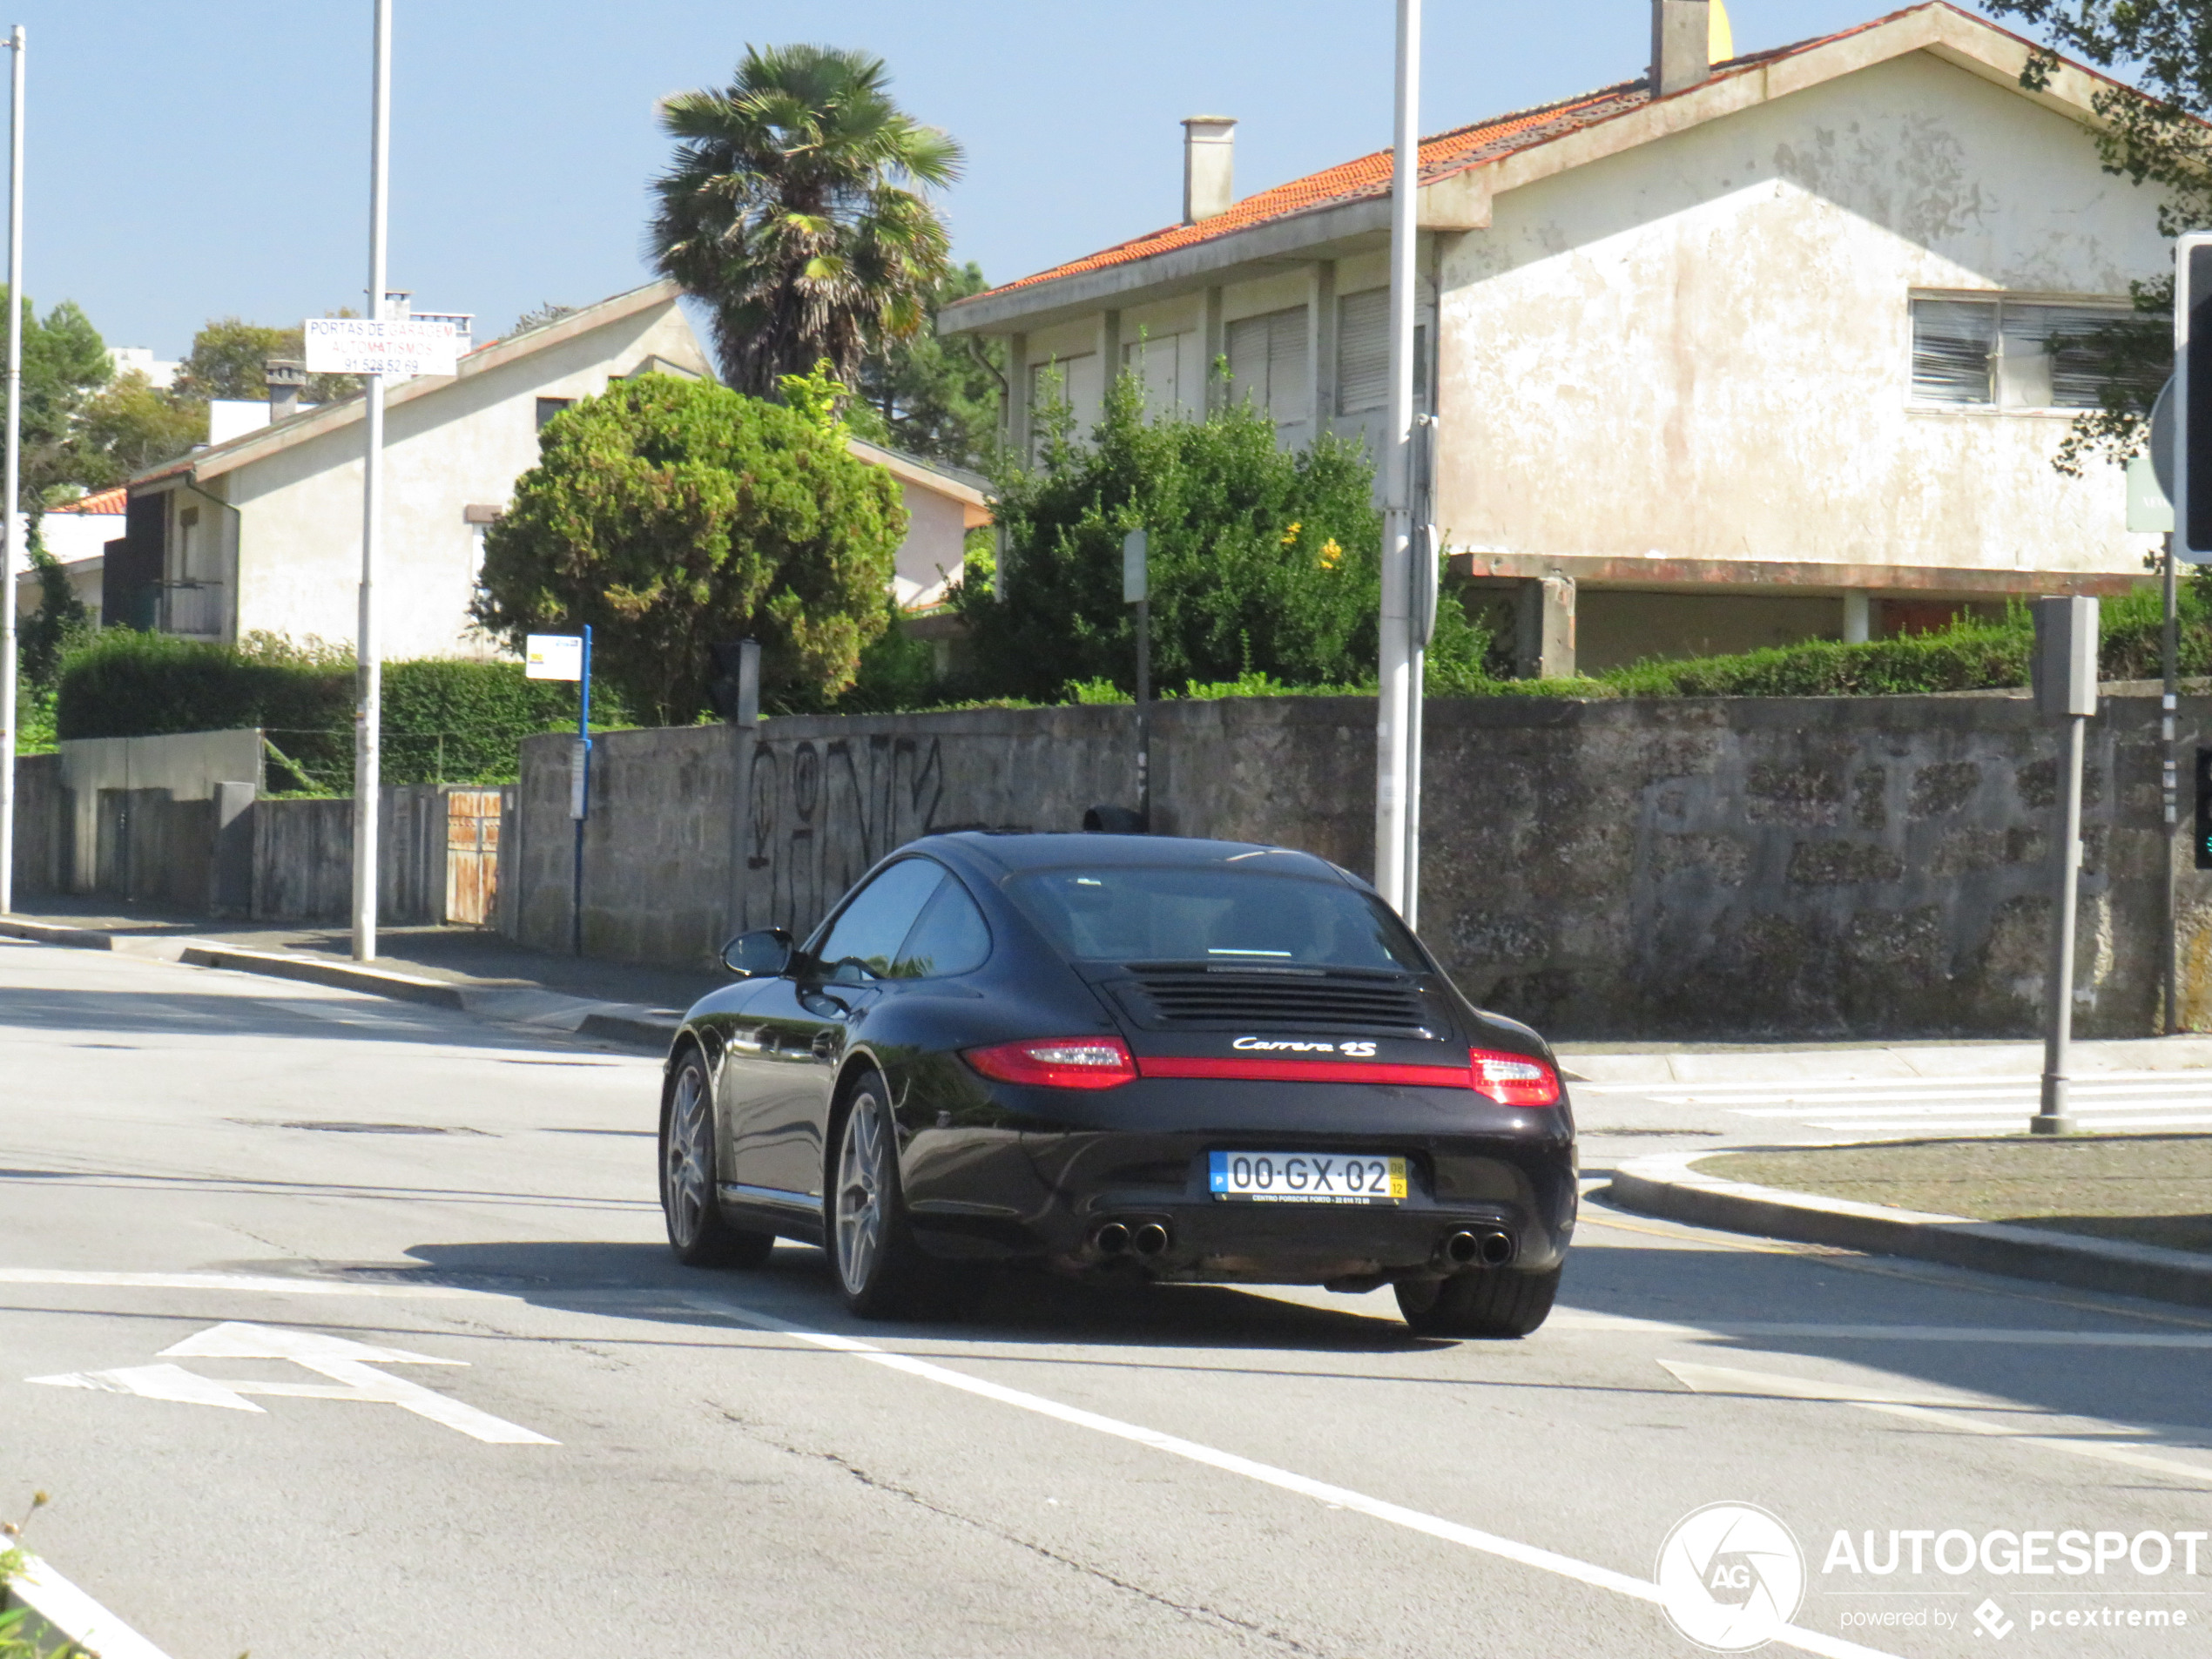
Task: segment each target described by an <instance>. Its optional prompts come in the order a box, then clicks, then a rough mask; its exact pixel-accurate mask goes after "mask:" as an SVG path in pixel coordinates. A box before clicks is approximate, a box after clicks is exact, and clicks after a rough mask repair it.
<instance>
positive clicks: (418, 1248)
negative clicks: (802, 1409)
mask: <svg viewBox="0 0 2212 1659" xmlns="http://www.w3.org/2000/svg"><path fill="white" fill-rule="evenodd" d="M407 1253H408V1256H410V1257H411V1258H414V1259H415V1260H417V1261H419V1262H421V1263H422V1264H424V1266H425V1268H426V1269H427V1270H428V1271H427V1272H426V1274H425V1275H424V1277H425V1278H429V1279H431V1280H434V1281H435V1282H437V1283H441V1284H452V1285H469V1286H471V1287H475V1288H479V1289H487V1290H489V1289H497V1290H501V1291H506V1292H508V1293H509V1294H510V1295H515V1296H519V1297H521V1298H523V1300H525V1301H527V1302H529V1303H531V1304H533V1305H541V1306H545V1307H553V1308H561V1309H564V1310H568V1311H570V1312H591V1313H606V1312H616V1311H619V1312H622V1313H623V1314H624V1315H625V1316H628V1317H633V1318H652V1319H657V1320H667V1321H670V1322H672V1323H675V1324H689V1325H705V1324H715V1325H720V1324H724V1323H725V1322H726V1321H725V1319H724V1318H721V1317H720V1316H718V1315H717V1314H716V1313H715V1312H713V1310H712V1308H711V1305H708V1306H695V1305H689V1304H688V1303H686V1302H685V1301H684V1300H681V1299H679V1298H697V1300H698V1301H699V1302H701V1303H707V1304H711V1303H712V1302H716V1301H720V1302H726V1303H729V1304H731V1305H735V1306H738V1307H744V1308H750V1309H752V1310H754V1311H757V1312H762V1313H766V1314H771V1315H772V1316H773V1317H775V1318H779V1319H785V1320H788V1321H789V1322H791V1323H792V1324H794V1325H806V1326H807V1327H808V1328H810V1329H813V1330H820V1331H829V1332H839V1333H840V1334H846V1335H852V1336H858V1337H862V1338H866V1337H867V1336H869V1335H871V1334H875V1335H884V1336H891V1335H898V1336H909V1337H910V1336H929V1337H942V1338H948V1339H954V1340H963V1341H988V1342H1035V1343H1040V1344H1051V1343H1070V1342H1074V1343H1104V1344H1131V1345H1144V1346H1150V1347H1192V1348H1277V1349H1282V1348H1295V1349H1308V1350H1313V1351H1325V1352H1347V1353H1370V1352H1419V1351H1420V1350H1423V1349H1426V1348H1433V1347H1443V1346H1449V1344H1447V1343H1439V1342H1435V1341H1432V1340H1429V1339H1423V1338H1420V1337H1416V1336H1414V1335H1413V1333H1412V1332H1409V1331H1407V1330H1406V1327H1405V1326H1404V1325H1401V1324H1399V1321H1398V1320H1397V1319H1396V1318H1387V1319H1385V1318H1376V1317H1375V1316H1373V1315H1372V1314H1370V1313H1366V1312H1357V1311H1354V1310H1352V1309H1349V1308H1346V1309H1342V1310H1339V1309H1334V1308H1318V1307H1306V1306H1302V1305H1298V1304H1296V1303H1291V1302H1284V1301H1280V1300H1278V1299H1277V1298H1273V1297H1269V1296H1261V1295H1255V1294H1252V1293H1251V1292H1248V1291H1242V1290H1239V1289H1237V1288H1236V1287H1234V1286H1229V1285H1111V1284H1096V1283H1092V1282H1087V1281H1082V1280H1075V1279H1065V1278H1055V1277H1052V1276H1049V1275H1047V1274H1044V1273H1039V1272H990V1273H988V1275H987V1276H986V1278H984V1279H983V1281H982V1282H981V1284H979V1285H978V1286H977V1287H976V1291H977V1294H976V1298H975V1300H974V1305H973V1306H972V1308H971V1309H969V1310H968V1311H967V1312H963V1314H962V1315H961V1317H959V1318H948V1319H945V1320H941V1321H933V1322H930V1323H928V1324H918V1325H875V1324H869V1323H865V1322H862V1321H859V1320H855V1319H854V1318H852V1316H851V1315H849V1314H848V1313H847V1312H846V1311H845V1308H844V1305H843V1304H842V1302H841V1301H840V1298H839V1297H838V1294H837V1291H836V1287H835V1285H833V1282H832V1280H831V1278H830V1270H829V1264H828V1260H827V1258H826V1257H825V1256H824V1255H823V1254H822V1252H821V1251H819V1250H815V1249H813V1248H812V1247H810V1246H806V1245H799V1244H783V1245H781V1246H779V1248H778V1249H777V1251H776V1253H775V1255H774V1256H773V1257H772V1258H770V1261H769V1263H768V1264H767V1265H766V1266H765V1267H763V1268H759V1269H757V1270H754V1271H746V1272H714V1271H701V1270H699V1269H696V1268H686V1267H683V1266H680V1265H678V1264H677V1263H676V1262H674V1261H673V1260H671V1258H670V1256H669V1253H668V1251H667V1250H666V1248H665V1247H664V1246H663V1245H660V1244H605V1243H581V1242H579V1243H564V1242H560V1241H554V1240H543V1239H532V1240H523V1241H516V1242H512V1243H483V1244H417V1245H415V1246H414V1247H412V1248H411V1249H409V1250H408V1252H407ZM624 1292H627V1293H629V1294H628V1296H627V1297H626V1298H624V1305H622V1306H621V1307H620V1308H619V1310H617V1308H616V1307H614V1306H613V1305H610V1298H613V1297H615V1296H617V1295H618V1294H620V1293H624ZM655 1292H658V1293H659V1294H658V1296H656V1295H655V1294H654V1293H655Z"/></svg>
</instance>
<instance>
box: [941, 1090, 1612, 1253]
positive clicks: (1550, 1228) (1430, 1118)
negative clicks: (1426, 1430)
mask: <svg viewBox="0 0 2212 1659" xmlns="http://www.w3.org/2000/svg"><path fill="white" fill-rule="evenodd" d="M1008 1092H1009V1093H1020V1094H1022V1095H1025V1096H1046V1097H1048V1099H1047V1100H1046V1101H1036V1100H1030V1101H1027V1102H1024V1104H1029V1105H1032V1106H1034V1105H1039V1104H1047V1103H1049V1105H1050V1106H1051V1108H1052V1109H1053V1110H1054V1115H1055V1116H1063V1117H1064V1116H1076V1115H1078V1114H1080V1116H1082V1117H1083V1118H1086V1119H1089V1121H1088V1122H1082V1123H1067V1122H1061V1123H1052V1122H1050V1121H1049V1120H1046V1119H1045V1116H1044V1114H1043V1113H1042V1112H1036V1111H1025V1112H1022V1113H1020V1114H1018V1116H1016V1118H1015V1122H1018V1123H1019V1125H1020V1126H1019V1127H1015V1123H1007V1124H1006V1125H1005V1126H1004V1127H1001V1128H994V1129H989V1130H983V1129H969V1130H934V1129H929V1128H921V1129H918V1130H915V1131H914V1133H912V1134H911V1135H910V1136H908V1137H907V1143H906V1148H905V1155H904V1157H903V1158H902V1169H903V1173H904V1175H905V1177H906V1187H907V1202H908V1205H909V1208H910V1211H911V1212H912V1214H913V1219H914V1227H915V1233H916V1237H917V1238H918V1240H919V1242H920V1243H921V1245H922V1247H923V1248H924V1249H926V1250H927V1251H930V1252H931V1253H932V1254H934V1255H938V1256H943V1257H951V1258H981V1259H990V1258H997V1259H1020V1258H1030V1259H1038V1258H1042V1259H1043V1260H1046V1261H1049V1262H1050V1263H1052V1264H1055V1265H1056V1266H1059V1267H1062V1268H1064V1269H1072V1270H1075V1271H1097V1272H1110V1273H1116V1274H1126V1273H1131V1272H1136V1273H1141V1274H1143V1275H1144V1276H1147V1277H1150V1278H1166V1279H1189V1280H1210V1281H1239V1280H1241V1281H1246V1282H1254V1283H1268V1284H1323V1283H1328V1282H1332V1281H1345V1282H1357V1281H1359V1280H1363V1279H1364V1280H1373V1281H1375V1282H1377V1283H1379V1282H1382V1281H1384V1280H1388V1279H1397V1278H1409V1277H1420V1276H1424V1275H1427V1274H1433V1273H1443V1272H1455V1271H1486V1270H1484V1269H1482V1268H1480V1266H1479V1265H1476V1264H1472V1263H1462V1262H1454V1261H1452V1260H1450V1259H1449V1258H1447V1255H1446V1254H1445V1253H1444V1250H1443V1246H1444V1245H1445V1242H1446V1241H1447V1239H1448V1238H1450V1237H1451V1236H1452V1235H1453V1234H1454V1233H1457V1232H1461V1231H1474V1232H1477V1233H1484V1232H1492V1231H1503V1232H1505V1233H1507V1235H1509V1236H1510V1237H1511V1238H1512V1240H1513V1258H1512V1262H1511V1265H1512V1266H1513V1267H1514V1268H1518V1269H1523V1270H1527V1271H1544V1270H1548V1269H1550V1268H1554V1267H1556V1266H1557V1265H1558V1264H1560V1262H1561V1260H1562V1259H1563V1258H1564V1257H1565V1254H1566V1251H1567V1247H1568V1240H1569V1238H1571V1236H1572V1234H1573V1231H1574V1224H1575V1199H1576V1187H1575V1143H1574V1130H1573V1124H1572V1121H1571V1118H1570V1117H1569V1116H1568V1109H1567V1108H1566V1106H1565V1104H1564V1103H1562V1104H1561V1105H1560V1106H1558V1107H1555V1108H1544V1109H1511V1108H1505V1107H1501V1106H1498V1105H1496V1104H1494V1103H1492V1102H1489V1101H1487V1100H1485V1099H1483V1098H1482V1097H1481V1096H1476V1095H1474V1094H1473V1093H1472V1092H1471V1091H1468V1090H1464V1089H1420V1088H1389V1087H1373V1086H1367V1087H1352V1086H1339V1085H1322V1084H1303V1083H1302V1084H1296V1085H1290V1086H1285V1085H1281V1084H1267V1083H1224V1082H1203V1083H1194V1082H1179V1081H1178V1082H1169V1081H1158V1082H1153V1081H1143V1082H1136V1083H1133V1084H1130V1085H1129V1086H1127V1087H1126V1088H1123V1089H1114V1090H1110V1091H1103V1093H1102V1094H1100V1095H1096V1096H1088V1097H1084V1098H1082V1099H1081V1100H1080V1101H1073V1100H1070V1099H1069V1098H1067V1091H1062V1090H1025V1091H1008ZM1009 1104H1011V1102H1009ZM1101 1120H1104V1121H1101ZM1194 1125H1202V1126H1194ZM1347 1125H1350V1126H1352V1127H1347ZM1217 1150H1219V1151H1240V1150H1241V1151H1271V1152H1275V1151H1288V1152H1299V1151H1314V1152H1339V1153H1370V1154H1379V1155H1394V1156H1399V1157H1405V1158H1406V1161H1407V1188H1408V1190H1407V1194H1406V1197H1405V1199H1404V1200H1403V1201H1401V1202H1399V1203H1398V1204H1390V1205H1372V1204H1304V1203H1288V1204H1285V1203H1271V1204H1254V1203H1249V1202H1232V1201H1224V1200H1221V1199H1218V1198H1217V1197H1214V1196H1213V1194H1212V1193H1211V1191H1210V1190H1208V1177H1207V1170H1208V1163H1209V1155H1210V1154H1211V1153H1212V1152H1214V1151H1217ZM1112 1224H1119V1225H1121V1226H1122V1227H1123V1228H1124V1229H1126V1230H1128V1231H1130V1233H1132V1234H1133V1233H1135V1232H1136V1230H1137V1229H1139V1228H1142V1227H1143V1226H1144V1225H1145V1224H1157V1226H1159V1227H1161V1228H1163V1229H1164V1230H1165V1231H1166V1234H1167V1238H1166V1240H1165V1242H1164V1244H1160V1242H1159V1240H1158V1238H1157V1235H1148V1236H1147V1238H1146V1242H1147V1243H1149V1244H1156V1245H1157V1246H1158V1247H1157V1248H1155V1249H1152V1250H1150V1251H1141V1250H1138V1249H1136V1248H1134V1247H1132V1246H1131V1245H1130V1244H1128V1243H1126V1242H1124V1241H1122V1240H1119V1239H1117V1238H1116V1236H1115V1235H1114V1234H1112V1233H1111V1232H1110V1231H1109V1232H1108V1233H1107V1234H1106V1236H1105V1237H1104V1238H1102V1237H1101V1232H1102V1229H1108V1228H1109V1227H1110V1226H1111V1225H1112Z"/></svg>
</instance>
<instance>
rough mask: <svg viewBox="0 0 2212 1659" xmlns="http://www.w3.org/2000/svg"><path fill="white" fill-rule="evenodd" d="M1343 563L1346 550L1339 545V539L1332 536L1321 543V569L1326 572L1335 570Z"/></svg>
mask: <svg viewBox="0 0 2212 1659" xmlns="http://www.w3.org/2000/svg"><path fill="white" fill-rule="evenodd" d="M1343 562H1344V550H1343V549H1342V548H1340V547H1339V546H1338V545H1337V538H1336V537H1335V536H1331V537H1330V538H1329V539H1328V540H1327V541H1325V542H1324V543H1321V568H1322V569H1323V570H1335V569H1336V568H1337V566H1338V565H1339V564H1340V563H1343Z"/></svg>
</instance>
